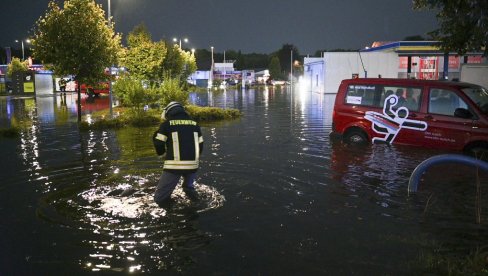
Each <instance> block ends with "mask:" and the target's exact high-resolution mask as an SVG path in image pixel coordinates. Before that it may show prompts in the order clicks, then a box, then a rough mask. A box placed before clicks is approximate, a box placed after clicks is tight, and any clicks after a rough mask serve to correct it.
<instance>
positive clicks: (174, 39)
mask: <svg viewBox="0 0 488 276" xmlns="http://www.w3.org/2000/svg"><path fill="white" fill-rule="evenodd" d="M178 41H179V42H180V49H181V38H176V37H175V38H173V42H175V43H176V42H178ZM183 42H185V43H188V38H183Z"/></svg>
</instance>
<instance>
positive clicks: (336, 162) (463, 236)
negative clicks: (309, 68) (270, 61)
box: [0, 88, 488, 275]
mask: <svg viewBox="0 0 488 276" xmlns="http://www.w3.org/2000/svg"><path fill="white" fill-rule="evenodd" d="M334 96H335V95H329V94H318V93H312V92H301V91H291V90H289V89H286V88H283V89H281V90H280V89H271V88H269V89H265V90H254V89H251V90H227V91H213V92H199V93H196V92H195V93H191V95H190V102H192V103H194V104H197V105H201V106H218V107H225V108H237V109H239V110H241V111H242V113H243V116H242V118H240V119H238V120H233V121H223V122H216V123H206V124H202V132H203V137H204V141H205V142H204V143H205V145H204V151H203V155H202V157H201V168H200V170H199V173H198V177H197V181H196V182H197V184H196V189H197V191H198V192H199V194H200V195H201V200H200V201H199V202H197V203H191V202H190V201H189V200H188V199H187V198H186V197H185V195H184V193H183V191H182V190H181V189H180V188H178V189H177V190H176V191H175V194H173V197H175V198H176V200H177V203H176V205H175V206H174V207H173V208H171V209H168V210H165V209H161V208H159V207H158V206H157V205H156V204H155V203H154V202H153V199H152V195H153V192H154V189H155V185H156V183H157V180H158V178H159V175H160V173H161V170H162V163H161V160H159V159H158V158H157V156H156V154H155V152H154V149H153V145H152V143H151V135H152V133H153V132H154V130H155V129H156V128H157V126H154V127H149V128H131V127H127V128H122V129H116V130H113V129H107V130H101V131H98V130H90V131H80V130H79V129H78V124H77V111H76V95H75V94H69V93H68V94H67V95H66V96H65V97H63V96H61V95H56V96H39V97H37V98H11V97H2V98H0V126H2V127H8V126H10V125H11V124H12V122H13V121H15V122H23V125H25V126H26V128H25V129H24V130H23V131H22V133H21V135H20V137H18V138H2V139H0V154H1V156H2V157H3V158H2V159H1V161H0V166H1V173H0V176H1V177H0V179H1V183H0V202H2V203H1V204H0V217H1V218H2V220H3V222H2V223H1V224H0V234H1V235H0V247H1V248H2V250H1V251H0V274H1V275H3V274H5V275H22V274H29V275H56V274H57V275H59V274H68V273H73V274H74V275H78V274H81V273H88V272H89V271H101V272H107V273H111V272H114V271H115V272H142V273H146V274H154V275H158V274H160V273H162V271H163V272H165V273H170V274H180V273H182V274H191V275H209V274H217V275H220V274H221V275H258V274H264V275H279V274H281V275H317V274H327V275H350V274H355V275H358V274H359V275H383V274H389V275H403V274H410V275H412V274H419V273H422V272H425V271H429V270H428V268H429V267H430V266H432V263H429V262H435V261H436V260H438V259H445V258H449V257H453V258H462V257H464V256H468V255H469V254H471V253H472V252H474V251H476V250H479V252H480V254H487V249H486V244H485V238H486V235H487V232H488V231H487V230H488V227H487V223H486V218H487V215H486V211H487V206H488V204H487V201H486V200H485V199H486V198H487V191H486V187H485V186H486V183H487V181H488V174H487V173H485V172H482V171H479V172H477V170H476V169H474V168H470V167H465V166H462V165H457V164H454V165H439V166H436V167H433V168H432V169H431V170H429V171H428V172H427V173H426V174H425V175H424V177H423V181H422V182H421V184H420V188H419V192H418V193H417V194H415V195H410V196H408V195H407V186H408V179H409V177H410V174H411V172H412V171H413V170H414V169H415V167H416V166H417V165H418V164H419V163H420V162H422V161H423V160H425V159H427V158H429V157H431V156H434V155H438V154H443V153H446V152H445V151H439V150H429V149H425V148H417V147H401V146H387V145H368V146H366V147H360V146H348V145H345V144H343V143H341V142H338V141H331V140H330V138H329V133H330V131H331V124H332V120H331V119H332V118H331V114H332V108H333V104H334ZM82 105H83V112H84V113H86V114H89V113H90V112H93V111H96V110H101V109H105V108H108V99H107V98H104V97H101V98H95V99H93V100H91V101H86V100H85V99H84V100H83V102H82ZM479 186H481V188H480V189H479V190H477V187H479ZM128 189H131V192H130V193H125V192H124V191H127V190H128ZM477 218H478V220H479V221H481V223H477Z"/></svg>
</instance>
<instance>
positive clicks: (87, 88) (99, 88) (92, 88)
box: [81, 81, 110, 97]
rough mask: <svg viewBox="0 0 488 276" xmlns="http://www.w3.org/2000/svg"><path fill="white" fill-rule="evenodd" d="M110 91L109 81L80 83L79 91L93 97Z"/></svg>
mask: <svg viewBox="0 0 488 276" xmlns="http://www.w3.org/2000/svg"><path fill="white" fill-rule="evenodd" d="M109 91H110V83H109V82H108V81H106V82H99V83H97V84H96V85H86V84H84V83H83V84H81V93H85V94H87V95H88V96H90V97H95V96H98V95H100V94H108V93H109Z"/></svg>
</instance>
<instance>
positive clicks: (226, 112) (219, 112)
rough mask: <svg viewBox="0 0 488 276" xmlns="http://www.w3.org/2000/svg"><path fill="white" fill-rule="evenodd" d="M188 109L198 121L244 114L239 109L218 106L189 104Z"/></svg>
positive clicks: (230, 117)
mask: <svg viewBox="0 0 488 276" xmlns="http://www.w3.org/2000/svg"><path fill="white" fill-rule="evenodd" d="M185 109H186V111H187V112H188V114H190V116H191V117H192V118H193V119H194V120H195V121H198V122H202V121H217V120H224V119H235V118H239V117H240V116H241V115H242V114H241V112H240V111H239V110H238V109H232V108H228V109H222V108H218V107H201V106H196V105H187V106H186V107H185Z"/></svg>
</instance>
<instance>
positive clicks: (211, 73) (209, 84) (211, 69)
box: [207, 46, 214, 89]
mask: <svg viewBox="0 0 488 276" xmlns="http://www.w3.org/2000/svg"><path fill="white" fill-rule="evenodd" d="M210 49H211V50H212V64H211V65H210V72H209V75H208V79H209V80H208V85H207V87H208V89H211V88H212V85H213V69H214V56H213V51H214V47H213V46H211V47H210Z"/></svg>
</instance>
